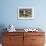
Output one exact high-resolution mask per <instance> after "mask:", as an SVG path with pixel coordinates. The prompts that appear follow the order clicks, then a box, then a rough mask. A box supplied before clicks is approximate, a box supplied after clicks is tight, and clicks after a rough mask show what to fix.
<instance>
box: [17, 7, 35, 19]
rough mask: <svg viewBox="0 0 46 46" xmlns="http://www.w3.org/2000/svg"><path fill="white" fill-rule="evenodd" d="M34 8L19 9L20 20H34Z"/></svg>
mask: <svg viewBox="0 0 46 46" xmlns="http://www.w3.org/2000/svg"><path fill="white" fill-rule="evenodd" d="M33 18H34V8H33V7H19V8H18V19H33Z"/></svg>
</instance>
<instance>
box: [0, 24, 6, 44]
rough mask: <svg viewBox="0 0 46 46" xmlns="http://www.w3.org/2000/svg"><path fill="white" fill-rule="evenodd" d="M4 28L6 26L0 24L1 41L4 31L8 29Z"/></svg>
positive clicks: (0, 41) (0, 40)
mask: <svg viewBox="0 0 46 46" xmlns="http://www.w3.org/2000/svg"><path fill="white" fill-rule="evenodd" d="M4 28H6V27H5V25H4V24H0V43H2V36H3V34H2V32H5V31H6V30H4Z"/></svg>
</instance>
